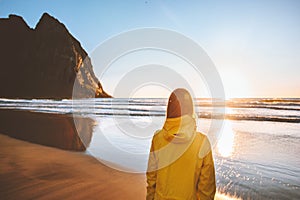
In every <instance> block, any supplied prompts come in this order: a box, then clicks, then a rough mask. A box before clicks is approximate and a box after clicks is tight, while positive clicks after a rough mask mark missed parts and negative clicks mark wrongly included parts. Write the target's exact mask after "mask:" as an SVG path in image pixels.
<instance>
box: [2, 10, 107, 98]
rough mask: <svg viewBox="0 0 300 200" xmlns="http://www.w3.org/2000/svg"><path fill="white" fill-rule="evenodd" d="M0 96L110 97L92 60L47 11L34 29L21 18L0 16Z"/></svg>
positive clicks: (62, 25)
mask: <svg viewBox="0 0 300 200" xmlns="http://www.w3.org/2000/svg"><path fill="white" fill-rule="evenodd" d="M0 44H1V45H0V60H1V63H0V70H1V73H0V97H1V98H25V99H32V98H45V99H48V98H50V99H65V98H66V99H68V98H72V93H73V86H74V84H75V86H76V98H93V97H111V96H110V95H108V94H107V93H106V92H105V91H104V90H103V88H102V85H101V83H100V81H99V80H98V79H97V77H96V76H95V74H94V71H93V66H92V64H91V60H90V58H89V56H88V54H87V53H86V51H85V50H84V49H83V48H82V47H81V45H80V43H79V41H78V40H76V39H75V38H74V37H73V36H72V35H71V34H70V33H69V31H68V30H67V28H66V27H65V26H64V24H62V23H60V22H59V21H58V20H57V19H55V18H54V17H52V16H50V15H49V14H47V13H44V14H43V15H42V17H41V19H40V20H39V22H38V23H37V25H36V27H35V28H34V29H31V28H30V27H29V26H28V25H27V24H26V22H25V21H24V20H23V18H22V17H20V16H17V15H9V17H8V18H2V19H0Z"/></svg>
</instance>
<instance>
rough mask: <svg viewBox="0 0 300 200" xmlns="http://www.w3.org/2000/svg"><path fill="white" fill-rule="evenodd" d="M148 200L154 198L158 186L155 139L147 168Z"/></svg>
mask: <svg viewBox="0 0 300 200" xmlns="http://www.w3.org/2000/svg"><path fill="white" fill-rule="evenodd" d="M146 174H147V184H148V185H147V196H146V199H147V200H153V199H154V195H155V188H156V176H157V158H156V155H155V150H154V145H153V140H152V144H151V149H150V155H149V160H148V169H147V173H146Z"/></svg>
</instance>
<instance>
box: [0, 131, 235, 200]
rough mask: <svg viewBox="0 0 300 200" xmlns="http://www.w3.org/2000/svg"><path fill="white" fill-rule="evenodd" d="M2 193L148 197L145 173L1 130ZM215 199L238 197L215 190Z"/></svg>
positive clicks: (10, 196)
mask: <svg viewBox="0 0 300 200" xmlns="http://www.w3.org/2000/svg"><path fill="white" fill-rule="evenodd" d="M0 158H1V162H0V196H1V199H2V200H7V199H130V200H134V199H139V200H141V199H145V196H146V177H145V175H144V174H131V173H124V172H120V171H117V170H114V169H111V168H109V167H107V166H105V165H103V164H102V163H100V162H99V161H98V160H97V159H95V158H93V157H91V156H89V155H87V154H85V153H82V152H72V151H66V150H60V149H56V148H53V147H46V146H42V145H38V144H33V143H30V142H26V141H22V140H17V139H14V138H10V137H9V136H6V135H2V134H0ZM215 199H220V200H222V199H224V200H226V199H238V198H234V197H230V196H228V195H226V194H220V193H217V194H216V198H215Z"/></svg>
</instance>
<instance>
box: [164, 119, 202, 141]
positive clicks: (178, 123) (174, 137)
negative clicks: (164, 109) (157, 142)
mask: <svg viewBox="0 0 300 200" xmlns="http://www.w3.org/2000/svg"><path fill="white" fill-rule="evenodd" d="M163 131H164V138H165V139H166V140H168V141H169V142H172V143H186V142H189V141H191V139H193V138H194V135H195V133H196V120H195V118H194V117H192V116H190V115H183V116H181V117H176V118H167V119H166V121H165V124H164V127H163Z"/></svg>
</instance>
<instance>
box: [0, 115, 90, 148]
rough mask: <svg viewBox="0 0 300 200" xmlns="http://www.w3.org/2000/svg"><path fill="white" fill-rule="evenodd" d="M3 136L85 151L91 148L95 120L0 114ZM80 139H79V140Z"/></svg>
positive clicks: (70, 116)
mask: <svg viewBox="0 0 300 200" xmlns="http://www.w3.org/2000/svg"><path fill="white" fill-rule="evenodd" d="M0 121H1V124H0V132H1V133H2V134H5V135H8V136H11V137H14V138H17V139H21V140H25V141H29V142H33V143H37V144H42V145H46V146H51V147H57V148H61V149H66V150H75V151H84V150H86V148H87V146H88V145H89V144H90V141H91V138H92V133H93V128H94V124H95V122H94V120H92V119H90V118H83V117H76V118H75V122H76V126H75V124H74V118H73V116H72V115H68V114H50V113H35V112H28V111H19V110H0ZM79 135H80V136H79Z"/></svg>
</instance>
